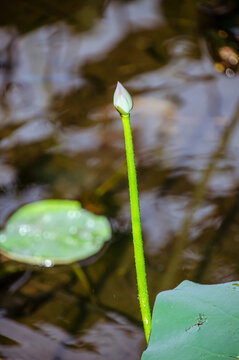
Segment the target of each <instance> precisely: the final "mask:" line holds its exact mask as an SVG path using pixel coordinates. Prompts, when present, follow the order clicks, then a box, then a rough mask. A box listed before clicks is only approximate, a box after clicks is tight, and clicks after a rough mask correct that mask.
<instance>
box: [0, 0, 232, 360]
mask: <svg viewBox="0 0 239 360" xmlns="http://www.w3.org/2000/svg"><path fill="white" fill-rule="evenodd" d="M0 10H1V11H0V155H1V156H0V226H1V227H3V226H4V224H5V222H6V219H7V218H8V216H9V215H10V214H11V213H13V212H14V211H15V210H16V209H18V208H19V207H20V206H21V205H23V204H26V203H29V202H32V201H36V200H40V199H49V198H60V199H75V200H79V201H81V202H82V204H83V206H84V207H85V208H87V209H89V210H91V211H93V212H95V213H98V214H105V215H106V216H108V218H109V219H110V221H111V224H112V227H113V237H112V241H111V243H110V245H109V247H108V249H106V251H105V252H104V253H103V254H102V256H101V257H100V258H97V259H95V261H94V262H91V263H88V264H84V267H83V271H84V275H82V274H79V273H78V276H80V277H81V279H83V280H84V281H83V283H84V284H85V285H82V281H81V282H80V281H79V279H78V277H77V276H76V273H75V272H74V271H73V269H72V267H70V266H69V267H67V266H64V267H54V268H48V269H44V268H37V267H32V268H29V267H27V266H25V265H23V264H18V263H14V262H10V261H5V259H1V262H0V289H1V291H0V294H1V295H0V358H2V359H9V360H16V359H19V360H20V359H21V360H32V359H34V360H38V359H42V358H43V357H44V358H45V359H49V360H67V359H71V360H72V359H73V360H74V359H84V360H91V359H92V360H103V359H104V360H105V359H115V360H121V359H122V360H123V359H126V358H127V359H131V360H134V359H135V360H136V359H139V358H140V355H141V353H142V351H143V349H144V348H145V343H144V335H143V329H142V324H141V319H140V312H139V306H138V300H137V290H136V280H135V268H134V258H133V247H132V241H131V224H130V208H129V196H128V184H127V178H126V169H125V153H124V147H123V144H124V139H123V131H122V124H121V122H120V121H119V119H118V116H117V114H116V113H115V111H114V109H113V107H112V95H113V91H114V87H115V84H116V81H117V80H120V81H121V82H122V83H124V84H125V85H126V86H127V88H129V89H130V92H131V93H132V95H133V97H134V110H133V112H132V127H133V135H134V142H135V148H136V160H137V169H138V180H139V188H140V203H141V212H142V226H143V233H144V244H145V251H146V262H147V270H148V281H149V292H150V299H151V305H153V302H154V299H155V296H156V294H157V292H158V291H159V290H164V289H168V288H171V287H173V286H175V285H177V284H178V283H179V282H180V281H182V280H183V279H185V278H187V279H189V280H194V281H198V282H201V283H218V282H223V281H230V280H237V279H238V275H239V267H238V253H239V241H238V216H239V209H238V201H237V200H238V194H239V192H238V189H239V185H238V177H239V167H238V150H239V149H238V137H239V129H238V126H237V121H238V117H239V116H238V111H239V110H238V95H237V93H238V74H237V72H238V62H239V45H238V34H239V24H238V16H239V15H238V4H237V2H236V1H233V0H230V1H227V0H225V1H221V0H216V1H206V0H205V1H204V0H201V1H198V2H195V1H192V0H184V1H181V2H178V1H176V0H168V1H163V0H162V1H159V0H152V1H147V0H135V1H103V0H92V1H75V0H70V1H68V2H59V1H58V2H56V1H54V0H50V1H44V0H40V2H38V4H37V6H36V5H35V4H34V3H33V2H30V1H14V2H13V3H12V2H11V3H10V2H9V3H5V4H3V3H2V4H0ZM75 271H76V269H75ZM76 272H77V271H76ZM82 276H83V277H82Z"/></svg>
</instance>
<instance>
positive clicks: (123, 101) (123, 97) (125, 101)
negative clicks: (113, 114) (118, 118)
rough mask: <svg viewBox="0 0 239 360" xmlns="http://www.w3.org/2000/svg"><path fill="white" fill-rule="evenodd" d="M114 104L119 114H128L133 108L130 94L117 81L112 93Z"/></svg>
mask: <svg viewBox="0 0 239 360" xmlns="http://www.w3.org/2000/svg"><path fill="white" fill-rule="evenodd" d="M114 106H115V108H116V110H118V111H119V113H120V114H121V115H128V114H129V113H130V111H131V110H132V108H133V101H132V98H131V96H130V94H129V93H128V91H127V90H126V89H125V88H124V87H123V85H122V84H121V83H120V82H119V81H118V83H117V86H116V89H115V93H114Z"/></svg>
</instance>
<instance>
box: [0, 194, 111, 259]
mask: <svg viewBox="0 0 239 360" xmlns="http://www.w3.org/2000/svg"><path fill="white" fill-rule="evenodd" d="M110 237H111V227H110V224H109V222H108V220H107V219H106V218H105V217H104V216H99V215H94V214H92V213H91V212H89V211H87V210H84V209H82V208H81V205H80V203H79V202H77V201H68V200H43V201H38V202H35V203H31V204H28V205H25V206H23V207H22V208H20V209H19V210H18V211H16V212H15V213H14V214H13V215H12V216H11V217H10V218H9V219H8V221H7V224H6V227H5V229H4V230H3V231H1V232H0V251H1V252H2V253H3V254H4V255H6V256H7V257H8V258H10V259H13V260H17V261H20V262H24V263H29V264H36V265H45V266H52V265H54V264H68V263H72V262H74V261H78V260H83V259H86V258H88V257H90V256H92V255H95V254H96V253H97V252H98V251H99V250H100V249H101V248H102V247H103V245H104V243H105V242H106V241H107V240H109V239H110Z"/></svg>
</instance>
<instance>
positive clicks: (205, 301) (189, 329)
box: [142, 281, 239, 360]
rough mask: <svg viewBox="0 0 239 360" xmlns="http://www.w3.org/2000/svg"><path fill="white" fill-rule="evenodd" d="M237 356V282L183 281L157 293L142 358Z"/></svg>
mask: <svg viewBox="0 0 239 360" xmlns="http://www.w3.org/2000/svg"><path fill="white" fill-rule="evenodd" d="M175 359H178V360H220V359H221V360H227V359H228V360H232V359H239V282H231V283H226V284H219V285H199V284H195V283H193V282H190V281H183V282H182V283H181V284H180V285H179V286H178V287H176V288H175V289H174V290H169V291H164V292H162V293H160V294H159V295H158V296H157V299H156V303H155V306H154V311H153V321H152V332H151V336H150V340H149V345H148V348H147V349H146V351H145V352H144V353H143V356H142V360H175Z"/></svg>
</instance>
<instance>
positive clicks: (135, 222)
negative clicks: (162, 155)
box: [121, 114, 151, 342]
mask: <svg viewBox="0 0 239 360" xmlns="http://www.w3.org/2000/svg"><path fill="white" fill-rule="evenodd" d="M121 118H122V121H123V126H124V135H125V147H126V157H127V167H128V178H129V192H130V204H131V218H132V230H133V243H134V257H135V265H136V276H137V283H138V294H139V303H140V309H141V315H142V319H143V325H144V332H145V337H146V340H147V342H148V340H149V335H150V331H151V312H150V306H149V295H148V286H147V279H146V271H145V260H144V248H143V239H142V232H141V220H140V208H139V194H138V185H137V176H136V168H135V160H134V145H133V139H132V132H131V126H130V115H129V114H128V115H121Z"/></svg>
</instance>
